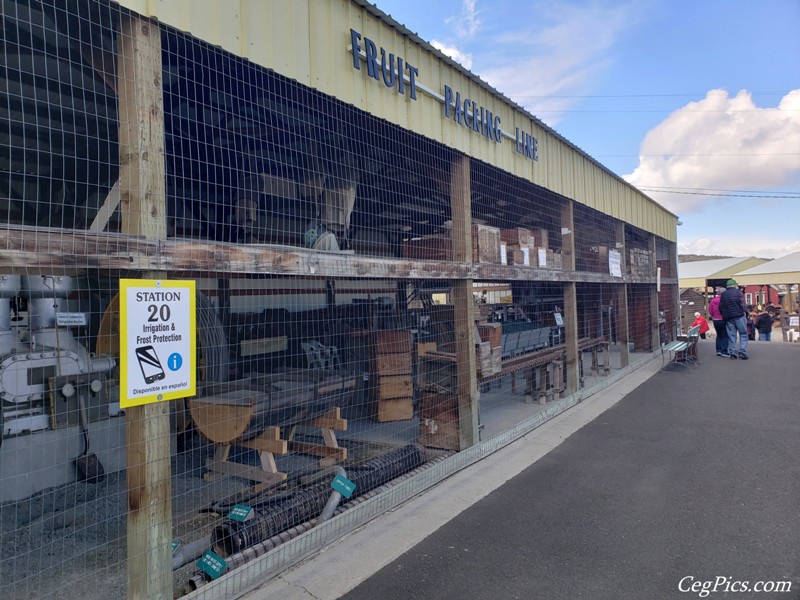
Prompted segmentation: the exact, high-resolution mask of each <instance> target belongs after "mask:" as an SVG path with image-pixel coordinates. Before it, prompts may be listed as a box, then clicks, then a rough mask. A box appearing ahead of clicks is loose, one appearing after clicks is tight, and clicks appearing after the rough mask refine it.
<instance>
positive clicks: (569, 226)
mask: <svg viewBox="0 0 800 600" xmlns="http://www.w3.org/2000/svg"><path fill="white" fill-rule="evenodd" d="M574 232H575V213H574V205H573V204H572V201H570V200H565V201H564V203H563V204H562V205H561V244H562V246H561V254H562V255H563V261H564V262H563V266H564V271H566V272H568V273H574V271H575V233H574ZM562 316H563V318H564V346H565V348H564V355H565V358H566V369H567V389H566V393H567V394H572V393H574V392H577V391H578V389H579V388H580V378H581V365H580V362H579V361H580V360H581V354H580V352H579V350H578V295H577V290H576V287H575V283H574V282H569V283H565V284H564V314H563V315H562Z"/></svg>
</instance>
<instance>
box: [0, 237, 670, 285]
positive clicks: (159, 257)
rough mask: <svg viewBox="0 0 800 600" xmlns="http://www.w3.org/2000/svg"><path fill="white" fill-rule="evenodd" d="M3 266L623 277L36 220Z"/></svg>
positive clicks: (0, 253)
mask: <svg viewBox="0 0 800 600" xmlns="http://www.w3.org/2000/svg"><path fill="white" fill-rule="evenodd" d="M0 269H2V270H3V272H13V271H15V270H19V269H22V270H24V271H27V272H32V271H33V272H35V270H37V269H41V270H42V272H44V273H50V274H52V272H53V270H54V269H60V270H70V271H83V270H87V269H99V270H108V271H113V272H115V273H119V272H120V271H123V272H124V271H130V272H137V271H138V272H141V271H162V276H163V272H169V273H180V274H183V275H184V276H191V275H193V274H195V273H198V274H200V273H202V275H203V276H208V275H210V274H212V275H213V274H217V275H221V276H228V275H230V274H231V273H259V274H270V275H300V276H306V277H320V276H321V275H320V274H322V276H323V277H326V278H328V277H329V275H325V274H330V273H331V272H335V273H336V274H337V275H338V276H340V277H366V278H372V279H414V278H421V279H438V280H445V279H446V280H449V279H464V278H469V279H473V280H475V281H512V280H516V281H544V280H548V281H561V282H568V281H574V282H577V283H619V282H620V280H619V278H618V277H612V276H611V275H609V274H608V273H589V272H583V271H554V270H550V269H538V268H533V267H515V266H506V265H495V264H486V263H481V264H465V263H457V262H452V261H432V260H410V259H407V258H402V259H394V258H380V257H371V256H359V255H356V254H352V253H335V252H314V251H313V250H308V249H306V248H299V247H290V246H270V245H260V244H254V245H247V244H232V243H225V242H207V241H194V242H190V241H186V240H173V239H169V240H149V239H145V238H144V237H143V236H140V235H124V234H119V233H104V232H90V231H76V230H71V229H55V228H45V227H29V226H24V225H16V226H3V227H0ZM622 281H623V282H624V283H638V284H643V283H653V284H655V277H649V276H625V277H623V279H622ZM662 285H678V280H677V279H674V278H673V279H666V278H665V279H662Z"/></svg>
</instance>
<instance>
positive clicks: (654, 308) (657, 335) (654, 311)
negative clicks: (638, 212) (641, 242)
mask: <svg viewBox="0 0 800 600" xmlns="http://www.w3.org/2000/svg"><path fill="white" fill-rule="evenodd" d="M656 243H657V242H656V236H655V235H653V234H650V251H651V252H652V253H653V264H655V260H656V256H657V254H656V250H657V247H656ZM662 285H663V283H662ZM678 306H680V305H678ZM658 309H659V305H658V289H657V287H656V285H655V284H652V285H650V332H651V334H652V336H651V339H652V341H651V344H650V351H651V352H655V351H656V350H657V349H658V348H660V347H661V330H660V328H659V323H658ZM679 314H680V313H679ZM667 326H669V325H667Z"/></svg>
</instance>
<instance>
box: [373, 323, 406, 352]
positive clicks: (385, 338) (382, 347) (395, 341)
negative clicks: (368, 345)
mask: <svg viewBox="0 0 800 600" xmlns="http://www.w3.org/2000/svg"><path fill="white" fill-rule="evenodd" d="M411 344H412V342H411V332H410V331H406V330H404V329H386V330H382V331H376V332H375V345H376V348H375V353H376V354H395V353H398V352H405V353H410V352H411Z"/></svg>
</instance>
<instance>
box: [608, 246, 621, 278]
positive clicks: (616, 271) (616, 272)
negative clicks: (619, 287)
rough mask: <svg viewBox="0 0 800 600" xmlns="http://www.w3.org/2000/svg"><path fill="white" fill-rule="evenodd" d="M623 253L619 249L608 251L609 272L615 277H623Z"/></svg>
mask: <svg viewBox="0 0 800 600" xmlns="http://www.w3.org/2000/svg"><path fill="white" fill-rule="evenodd" d="M621 261H622V255H621V254H620V253H619V251H618V250H609V251H608V272H609V273H611V275H613V276H614V277H622V264H621Z"/></svg>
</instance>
